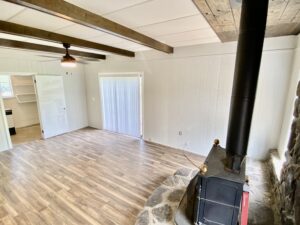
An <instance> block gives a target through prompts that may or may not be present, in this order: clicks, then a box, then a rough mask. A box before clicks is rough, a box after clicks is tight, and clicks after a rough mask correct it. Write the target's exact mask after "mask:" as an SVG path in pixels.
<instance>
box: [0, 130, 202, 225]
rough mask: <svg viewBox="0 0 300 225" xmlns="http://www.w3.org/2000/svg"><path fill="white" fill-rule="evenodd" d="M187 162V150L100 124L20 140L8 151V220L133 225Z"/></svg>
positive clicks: (2, 204) (1, 169) (2, 198)
mask: <svg viewBox="0 0 300 225" xmlns="http://www.w3.org/2000/svg"><path fill="white" fill-rule="evenodd" d="M190 157H191V158H192V159H193V160H194V161H195V162H197V163H198V164H200V163H201V162H202V161H203V160H204V159H203V158H202V157H199V156H195V155H190ZM181 167H190V168H192V165H191V163H190V162H189V161H188V160H187V159H186V158H185V157H184V156H183V154H182V152H181V151H178V150H175V149H171V148H167V147H162V146H158V145H154V144H147V143H144V142H142V141H140V140H139V139H133V138H130V137H126V136H122V135H117V134H113V133H108V132H104V131H100V130H94V129H83V130H79V131H76V132H72V133H68V134H65V135H61V136H57V137H54V138H50V139H47V140H36V141H32V142H28V143H25V144H19V145H17V146H15V147H14V149H13V150H10V151H5V152H2V153H0V225H4V224H5V225H8V224H9V225H16V224H17V225H19V224H20V225H25V224H30V225H44V224H45V225H48V224H49V225H63V224H64V225H90V224H98V225H99V224H101V225H117V224H118V225H127V224H128V225H133V224H134V222H135V218H136V216H137V214H138V212H139V211H140V210H141V209H142V208H143V205H144V203H145V201H146V200H147V198H148V197H149V196H150V194H151V192H152V191H153V190H154V189H155V188H156V187H158V186H159V185H160V183H161V182H162V181H163V180H164V179H165V178H166V177H167V176H169V175H171V174H173V173H174V172H175V170H176V169H178V168H181Z"/></svg>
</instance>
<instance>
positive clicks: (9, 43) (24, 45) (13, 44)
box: [0, 38, 106, 60]
mask: <svg viewBox="0 0 300 225" xmlns="http://www.w3.org/2000/svg"><path fill="white" fill-rule="evenodd" d="M0 46H1V47H6V48H17V49H26V50H31V51H41V52H51V53H59V54H62V55H65V53H66V50H65V49H63V48H57V47H52V46H47V45H38V44H33V43H29V42H22V41H14V40H8V39H2V38H0ZM69 53H70V55H74V56H81V57H86V58H91V59H103V60H104V59H106V56H105V55H101V54H95V53H90V52H82V51H76V50H69Z"/></svg>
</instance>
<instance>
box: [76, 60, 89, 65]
mask: <svg viewBox="0 0 300 225" xmlns="http://www.w3.org/2000/svg"><path fill="white" fill-rule="evenodd" d="M76 63H78V64H83V65H87V64H88V63H87V62H85V61H82V60H80V61H78V60H77V61H76Z"/></svg>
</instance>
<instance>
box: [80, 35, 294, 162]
mask: <svg viewBox="0 0 300 225" xmlns="http://www.w3.org/2000/svg"><path fill="white" fill-rule="evenodd" d="M295 45H296V37H295V36H289V37H280V38H272V39H267V40H266V41H265V46H264V53H263V59H262V65H261V71H260V78H259V84H258V90H257V101H256V104H255V109H254V117H253V125H252V129H251V135H250V141H249V150H248V155H249V156H251V157H253V158H258V159H263V158H265V157H266V155H267V152H268V151H269V149H272V148H277V146H278V139H279V134H280V129H281V125H282V116H283V109H284V106H285V97H286V94H287V91H288V85H289V80H290V74H291V65H292V61H293V53H294V48H295ZM235 52H236V43H225V44H219V43H218V44H207V45H200V46H192V47H184V48H176V49H175V53H174V54H172V55H167V54H164V53H159V52H156V51H148V52H143V53H139V54H137V56H136V58H134V59H129V58H123V57H109V58H108V60H106V61H105V62H102V63H97V64H91V65H88V66H86V67H85V73H86V87H87V102H88V115H89V125H90V126H92V127H95V128H99V129H101V128H102V124H101V108H100V98H99V85H98V78H97V74H98V73H99V72H132V71H139V72H144V139H145V140H151V141H153V142H157V143H160V144H164V145H168V146H172V147H176V148H184V149H187V150H189V151H192V152H196V153H198V154H202V155H207V153H208V152H209V150H210V148H211V145H212V143H213V140H214V139H215V138H219V139H220V140H221V145H222V146H224V145H225V140H226V130H227V123H228V115H229V106H230V97H231V89H232V80H233V73H234V64H235ZM179 131H182V133H183V135H182V136H180V135H179Z"/></svg>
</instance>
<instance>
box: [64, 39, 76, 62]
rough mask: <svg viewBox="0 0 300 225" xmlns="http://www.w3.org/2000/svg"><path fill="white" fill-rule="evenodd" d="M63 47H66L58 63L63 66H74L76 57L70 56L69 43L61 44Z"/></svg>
mask: <svg viewBox="0 0 300 225" xmlns="http://www.w3.org/2000/svg"><path fill="white" fill-rule="evenodd" d="M63 45H64V47H65V49H66V55H64V56H63V57H62V59H61V62H60V64H61V65H62V66H63V67H69V68H74V67H76V59H75V58H74V57H72V56H70V54H69V51H68V49H69V48H70V44H66V43H64V44H63Z"/></svg>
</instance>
